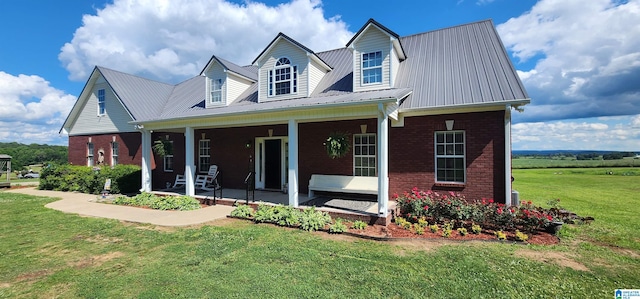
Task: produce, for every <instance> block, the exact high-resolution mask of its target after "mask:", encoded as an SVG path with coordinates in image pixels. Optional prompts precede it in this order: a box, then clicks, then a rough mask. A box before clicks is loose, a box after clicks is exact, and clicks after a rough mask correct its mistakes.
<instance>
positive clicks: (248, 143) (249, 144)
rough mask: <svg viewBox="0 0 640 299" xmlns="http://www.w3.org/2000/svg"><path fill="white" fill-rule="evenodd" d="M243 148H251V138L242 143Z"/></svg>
mask: <svg viewBox="0 0 640 299" xmlns="http://www.w3.org/2000/svg"><path fill="white" fill-rule="evenodd" d="M244 147H245V148H251V140H248V141H247V143H245V144H244Z"/></svg>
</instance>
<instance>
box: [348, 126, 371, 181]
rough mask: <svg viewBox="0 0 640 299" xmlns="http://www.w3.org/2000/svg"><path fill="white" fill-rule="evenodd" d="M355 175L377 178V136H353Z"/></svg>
mask: <svg viewBox="0 0 640 299" xmlns="http://www.w3.org/2000/svg"><path fill="white" fill-rule="evenodd" d="M353 175H354V176H376V134H354V135H353Z"/></svg>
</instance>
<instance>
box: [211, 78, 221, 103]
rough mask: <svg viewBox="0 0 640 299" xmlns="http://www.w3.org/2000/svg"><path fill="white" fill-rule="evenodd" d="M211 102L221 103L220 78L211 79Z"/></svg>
mask: <svg viewBox="0 0 640 299" xmlns="http://www.w3.org/2000/svg"><path fill="white" fill-rule="evenodd" d="M211 103H212V104H219V103H222V79H211Z"/></svg>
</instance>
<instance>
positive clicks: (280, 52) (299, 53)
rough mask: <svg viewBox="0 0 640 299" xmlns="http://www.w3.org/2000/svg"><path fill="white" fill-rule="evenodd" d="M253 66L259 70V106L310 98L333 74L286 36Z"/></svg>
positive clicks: (264, 53)
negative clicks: (327, 76) (321, 82)
mask: <svg viewBox="0 0 640 299" xmlns="http://www.w3.org/2000/svg"><path fill="white" fill-rule="evenodd" d="M252 64H253V65H256V66H257V67H258V83H259V86H258V102H268V101H275V100H286V99H294V98H303V97H308V96H310V95H311V93H312V92H313V90H314V89H315V88H316V87H317V86H318V83H320V80H322V77H324V75H325V74H326V73H327V72H329V71H331V67H330V66H329V65H328V64H327V63H325V62H324V61H323V60H322V59H320V57H318V55H316V54H315V53H314V52H313V51H311V50H310V49H309V48H307V47H305V46H303V45H302V44H300V43H299V42H297V41H295V40H293V39H291V38H290V37H288V36H286V35H285V34H283V33H279V34H278V36H276V38H275V39H273V41H271V43H269V45H268V46H267V47H266V48H265V49H264V50H263V51H262V53H260V55H258V57H257V58H256V59H255V60H254V61H253V63H252Z"/></svg>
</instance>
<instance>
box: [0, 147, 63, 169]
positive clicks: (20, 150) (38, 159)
mask: <svg viewBox="0 0 640 299" xmlns="http://www.w3.org/2000/svg"><path fill="white" fill-rule="evenodd" d="M0 154H6V155H9V156H11V169H12V170H14V171H18V170H22V169H23V168H24V167H26V166H29V165H34V164H44V163H50V162H54V163H67V161H68V160H69V159H68V158H67V157H68V150H67V147H66V146H61V145H47V144H35V143H33V144H22V143H17V142H10V143H3V142H0Z"/></svg>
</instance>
